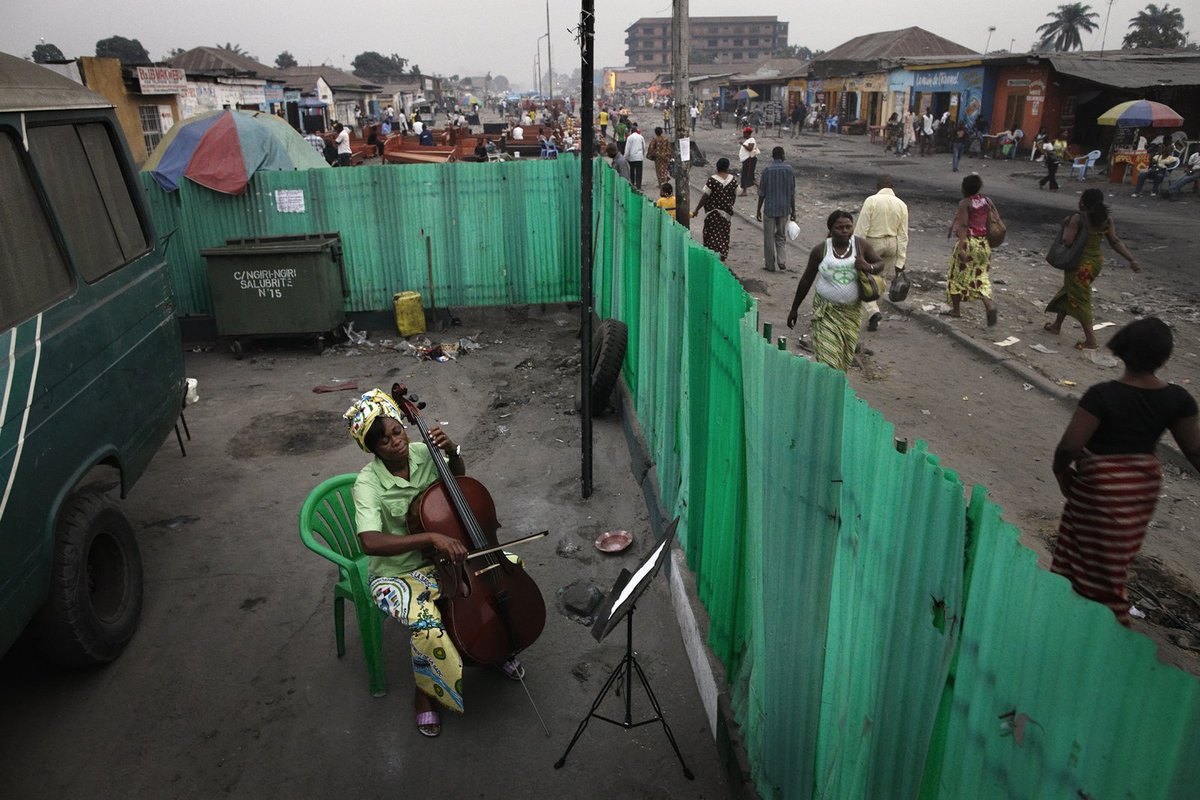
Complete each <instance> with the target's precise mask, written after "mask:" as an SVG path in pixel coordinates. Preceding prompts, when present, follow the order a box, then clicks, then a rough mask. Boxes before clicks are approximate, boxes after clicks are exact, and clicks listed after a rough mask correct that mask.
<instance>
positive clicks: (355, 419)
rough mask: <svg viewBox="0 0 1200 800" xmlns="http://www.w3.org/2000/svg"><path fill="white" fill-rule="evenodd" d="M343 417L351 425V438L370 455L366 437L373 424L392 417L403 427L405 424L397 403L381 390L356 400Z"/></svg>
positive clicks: (373, 390)
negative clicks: (380, 419) (378, 420)
mask: <svg viewBox="0 0 1200 800" xmlns="http://www.w3.org/2000/svg"><path fill="white" fill-rule="evenodd" d="M342 416H343V417H344V418H345V419H346V422H347V423H348V424H349V425H350V436H351V437H353V438H354V441H356V442H358V446H359V447H361V448H362V449H363V450H365V451H366V452H368V453H369V452H371V448H369V447H367V443H366V437H367V431H369V430H370V429H371V423H372V422H374V421H375V420H376V419H377V418H379V417H391V418H392V419H394V420H396V421H397V422H399V423H400V424H401V425H403V424H404V417H403V416H402V415H401V414H400V409H399V408H397V407H396V403H395V401H393V400H392V398H391V395H389V394H387V393H386V392H384V391H382V390H381V389H372V390H371V391H369V392H367V393H366V394H364V395H363V396H362V397H360V398H359V399H358V400H355V401H354V404H353V405H351V406H350V408H348V409H346V413H345V414H343V415H342Z"/></svg>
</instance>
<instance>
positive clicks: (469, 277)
mask: <svg viewBox="0 0 1200 800" xmlns="http://www.w3.org/2000/svg"><path fill="white" fill-rule="evenodd" d="M142 180H143V183H144V184H145V187H146V196H147V198H148V205H149V208H150V213H151V216H152V217H153V219H154V222H155V226H156V227H157V229H158V233H159V235H160V236H162V235H165V234H166V233H168V232H170V231H175V234H174V236H173V237H172V239H171V243H170V246H169V247H168V249H167V261H168V262H169V264H170V268H171V278H172V281H173V283H174V286H175V291H176V302H177V303H178V307H179V310H180V313H181V314H184V315H192V314H210V313H211V312H212V308H211V304H210V300H209V294H208V280H207V273H206V270H205V263H204V258H203V257H202V256H201V255H200V249H201V248H204V247H218V246H220V245H222V244H224V243H225V240H226V239H231V238H244V237H257V236H275V235H284V234H296V233H318V232H324V231H337V232H339V233H341V237H342V243H343V250H344V254H345V265H346V276H347V282H348V284H349V288H350V298H349V300H348V301H347V306H346V308H347V310H348V311H374V310H379V309H384V308H388V307H390V305H391V302H392V295H393V294H394V293H395V292H398V291H403V290H412V291H418V292H421V293H422V295H424V298H425V301H426V304H428V303H429V299H430V281H429V261H428V259H427V257H426V246H425V239H426V237H428V238H429V239H430V244H431V246H432V247H431V249H432V263H433V287H432V288H433V296H434V298H435V299H436V300H437V303H438V304H439V305H442V306H480V305H507V304H513V305H516V304H524V303H556V302H566V301H572V300H578V299H579V164H578V162H577V161H575V160H574V159H561V160H557V161H540V160H539V161H527V162H506V163H499V164H475V163H461V164H428V165H427V164H411V165H397V166H380V167H367V168H356V169H331V170H326V169H321V170H307V171H299V172H260V173H258V174H257V175H255V176H254V178H253V179H252V180H251V182H250V187H249V189H248V191H247V192H246V194H244V195H241V196H239V197H230V196H228V195H223V194H219V193H217V192H212V191H210V190H208V189H205V188H202V187H200V186H196V185H194V184H192V183H191V182H190V181H183V182H182V183H181V184H180V188H179V191H178V192H174V193H170V194H168V193H166V192H163V191H162V189H161V188H160V187H159V186H158V185H157V184H156V183H155V182H154V180H153V179H152V178H151V177H150V176H149V175H148V174H143V175H142ZM286 190H299V191H301V192H303V194H304V201H305V202H304V210H303V212H300V213H294V212H284V211H280V210H279V209H278V206H277V202H276V199H277V195H276V192H277V191H286Z"/></svg>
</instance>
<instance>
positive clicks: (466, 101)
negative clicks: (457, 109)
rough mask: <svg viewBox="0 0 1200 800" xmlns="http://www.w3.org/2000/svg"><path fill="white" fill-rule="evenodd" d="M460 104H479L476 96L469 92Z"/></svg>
mask: <svg viewBox="0 0 1200 800" xmlns="http://www.w3.org/2000/svg"><path fill="white" fill-rule="evenodd" d="M462 105H464V106H472V105H475V106H477V105H479V98H478V97H476V96H475V95H473V94H469V95H467V96H466V97H464V98H463V99H462Z"/></svg>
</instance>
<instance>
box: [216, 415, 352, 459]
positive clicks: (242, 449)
mask: <svg viewBox="0 0 1200 800" xmlns="http://www.w3.org/2000/svg"><path fill="white" fill-rule="evenodd" d="M347 438H348V437H347V434H346V422H345V420H343V419H342V415H341V414H338V413H337V412H334V411H312V412H309V413H297V412H294V411H292V412H288V413H286V414H259V415H258V416H257V417H254V418H253V419H251V420H250V422H249V423H248V424H247V425H246V426H245V427H244V428H242V429H241V430H240V431H238V432H237V433H236V434H234V436H233V438H232V439H230V441H229V446H228V447H227V448H226V450H227V452H228V453H229V455H230V456H232V457H233V458H238V459H245V458H255V457H258V456H296V455H305V454H308V453H321V452H326V451H329V450H335V449H337V448H339V447H341V446H342V445H344V444H345V443H346V439H347Z"/></svg>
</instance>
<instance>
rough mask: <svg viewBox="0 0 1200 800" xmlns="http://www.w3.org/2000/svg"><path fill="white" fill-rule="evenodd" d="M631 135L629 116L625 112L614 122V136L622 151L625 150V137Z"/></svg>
mask: <svg viewBox="0 0 1200 800" xmlns="http://www.w3.org/2000/svg"><path fill="white" fill-rule="evenodd" d="M627 136H629V118H628V117H626V116H625V115H624V114H621V115H620V116H619V117H617V121H616V122H614V123H613V138H614V139H616V140H617V147H618V148H620V150H621V152H622V153H624V152H625V138H626V137H627Z"/></svg>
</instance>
